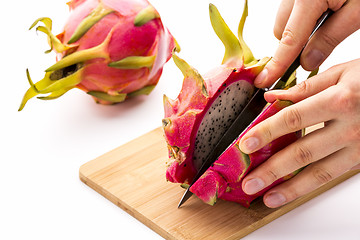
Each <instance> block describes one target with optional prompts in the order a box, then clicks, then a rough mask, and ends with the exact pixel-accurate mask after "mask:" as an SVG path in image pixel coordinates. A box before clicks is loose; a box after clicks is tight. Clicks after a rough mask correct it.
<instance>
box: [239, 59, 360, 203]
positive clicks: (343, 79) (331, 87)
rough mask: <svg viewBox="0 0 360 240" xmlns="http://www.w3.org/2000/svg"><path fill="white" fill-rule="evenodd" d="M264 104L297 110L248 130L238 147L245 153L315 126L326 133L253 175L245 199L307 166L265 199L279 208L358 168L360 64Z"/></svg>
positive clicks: (307, 82) (278, 94) (280, 154)
mask: <svg viewBox="0 0 360 240" xmlns="http://www.w3.org/2000/svg"><path fill="white" fill-rule="evenodd" d="M265 98H266V100H267V101H269V102H272V101H274V100H275V99H286V100H291V101H292V102H294V103H295V104H293V105H291V106H289V107H287V108H284V109H283V110H281V111H280V112H278V113H277V114H275V115H274V116H272V117H270V118H268V119H266V120H264V121H263V122H261V123H259V124H258V125H256V126H255V127H253V128H252V129H251V130H249V132H248V133H247V134H245V135H244V137H243V138H242V140H241V142H240V148H241V150H242V151H243V152H245V153H251V152H254V151H256V150H258V149H260V148H262V147H263V146H265V145H267V144H268V143H270V142H271V141H273V140H274V139H276V138H278V137H280V136H282V135H285V134H287V133H290V132H294V131H298V130H300V129H303V128H305V127H309V126H313V125H315V124H317V123H322V122H324V123H325V127H323V128H321V129H319V130H316V131H314V132H312V133H310V134H308V135H306V136H305V137H302V138H300V139H299V140H297V141H296V142H295V143H293V144H291V145H289V146H287V147H286V148H284V149H283V150H281V151H279V152H278V153H276V154H274V155H273V156H272V157H270V158H269V159H268V160H267V161H266V162H264V163H263V164H261V165H260V166H258V167H257V168H256V169H254V170H253V171H252V172H250V173H249V174H248V176H246V177H245V178H244V181H243V190H244V191H245V192H246V193H247V194H250V195H251V194H255V193H256V192H258V191H260V190H261V189H263V188H265V187H267V186H269V185H270V184H271V183H273V182H274V181H275V180H276V179H279V178H281V177H283V176H286V175H287V174H289V173H291V172H293V171H295V170H297V169H300V168H302V167H305V166H306V167H305V168H304V169H303V170H302V171H301V172H300V173H299V174H298V175H296V176H295V177H293V178H291V179H290V180H288V181H286V182H284V183H282V184H279V185H277V186H275V187H274V188H272V189H270V190H269V191H268V192H267V193H266V194H265V195H264V203H265V204H266V205H267V206H268V207H279V206H280V205H283V204H286V203H288V202H290V201H292V200H294V199H296V198H298V197H300V196H302V195H305V194H306V193H308V192H311V191H312V190H314V189H316V188H318V187H320V186H321V185H323V184H325V183H327V182H329V181H330V180H332V179H334V178H337V177H338V176H340V175H342V174H344V173H345V172H346V171H349V170H350V169H352V168H359V167H360V59H358V60H354V61H352V62H348V63H344V64H341V65H337V66H334V67H332V68H330V69H329V70H327V71H325V72H323V73H320V74H318V75H316V76H314V77H312V78H309V79H307V80H305V81H304V82H302V83H300V84H298V85H295V86H294V87H292V88H290V89H289V90H274V91H270V92H267V93H266V94H265ZM248 140H249V141H248ZM251 140H252V141H251ZM247 146H252V147H253V149H249V148H248V147H247Z"/></svg>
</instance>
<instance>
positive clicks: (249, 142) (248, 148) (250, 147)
mask: <svg viewBox="0 0 360 240" xmlns="http://www.w3.org/2000/svg"><path fill="white" fill-rule="evenodd" d="M258 146H259V139H257V138H256V137H249V138H248V139H246V140H245V141H244V142H243V143H242V144H241V149H242V150H243V151H244V152H245V153H252V152H253V151H254V150H255V149H256V148H257V147H258Z"/></svg>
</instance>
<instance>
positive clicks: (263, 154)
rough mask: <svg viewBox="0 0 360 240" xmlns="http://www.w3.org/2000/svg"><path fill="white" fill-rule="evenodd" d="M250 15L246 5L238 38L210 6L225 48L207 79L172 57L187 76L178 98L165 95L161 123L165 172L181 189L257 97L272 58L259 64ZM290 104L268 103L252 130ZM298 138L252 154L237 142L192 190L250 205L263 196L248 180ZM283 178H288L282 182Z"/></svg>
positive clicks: (208, 199) (206, 198) (206, 196)
mask: <svg viewBox="0 0 360 240" xmlns="http://www.w3.org/2000/svg"><path fill="white" fill-rule="evenodd" d="M246 16H247V1H245V6H244V12H243V14H242V17H241V20H240V24H239V30H238V38H237V37H236V36H235V35H234V34H233V33H232V32H231V30H230V29H229V27H228V26H227V25H226V23H225V22H224V20H223V18H222V17H221V15H220V13H219V11H218V10H217V8H216V7H215V6H214V5H212V4H210V20H211V23H212V26H213V29H214V30H215V33H216V34H217V35H218V37H219V38H220V40H221V41H222V42H223V44H224V45H225V56H224V59H223V62H222V65H221V66H219V67H218V68H216V69H214V70H212V71H210V72H209V73H207V74H206V75H204V76H203V77H202V76H201V75H200V74H199V73H198V72H197V71H196V70H195V69H194V68H192V67H191V66H190V65H189V64H187V63H186V62H185V61H184V60H183V59H181V58H179V57H178V56H177V55H176V54H173V59H174V62H175V64H176V65H177V66H178V67H179V68H180V70H181V71H182V73H183V75H184V77H185V78H184V82H183V86H182V90H181V92H180V94H179V96H178V97H177V99H176V100H171V99H169V98H168V97H166V96H164V109H165V117H164V119H163V121H162V122H163V130H164V136H165V139H166V142H167V144H168V149H169V157H170V162H169V164H168V168H167V171H166V178H167V180H168V181H171V182H174V183H182V185H184V184H185V185H186V184H189V183H191V182H192V180H193V178H194V176H195V175H196V173H197V171H198V170H199V168H200V166H201V165H202V164H203V161H204V160H205V159H206V157H207V156H208V155H209V153H210V151H211V149H212V148H213V147H214V146H215V145H216V143H217V142H218V141H219V139H220V138H221V136H222V135H223V134H224V133H225V131H226V130H227V129H228V128H229V126H230V125H231V124H232V122H233V121H234V120H235V117H236V116H237V115H238V114H239V113H240V111H241V110H242V109H243V108H244V106H245V105H246V103H247V102H248V101H249V99H250V98H251V96H252V95H253V93H254V89H255V87H254V79H255V77H256V76H257V74H258V73H259V72H260V71H261V70H262V69H263V67H264V65H265V64H266V62H267V61H268V60H269V58H264V59H262V60H256V59H255V58H254V56H253V54H252V52H251V51H250V49H249V47H248V46H247V45H246V44H245V42H244V40H243V38H242V33H243V28H244V23H245V19H246ZM294 80H295V77H294V76H292V77H291V79H289V81H288V83H287V85H290V84H293V83H294V82H295V81H294ZM289 104H290V102H287V101H276V102H274V103H272V104H269V105H268V106H267V107H266V109H265V110H264V111H263V112H262V114H261V115H260V116H259V117H258V118H257V119H256V120H255V121H254V122H253V123H252V125H251V126H250V128H251V127H252V126H254V125H255V124H257V123H258V122H260V121H262V120H264V119H265V118H268V117H270V116H271V115H273V114H275V113H276V112H278V111H280V110H281V109H282V108H284V107H286V106H288V105H289ZM299 137H300V135H299V134H297V133H293V134H288V135H286V136H284V137H282V138H279V139H277V140H275V141H273V142H272V143H270V144H269V145H268V146H265V147H264V148H262V149H260V150H259V151H257V152H255V153H253V154H250V155H247V154H245V153H242V152H241V151H240V149H239V146H238V142H239V139H238V140H236V141H235V142H234V143H233V144H232V145H231V146H230V147H229V148H228V149H227V150H226V151H225V152H224V153H223V154H222V155H221V156H220V157H219V159H218V160H217V161H216V162H215V163H214V164H213V165H212V167H210V169H208V170H207V171H206V172H205V173H204V174H203V176H201V177H200V178H199V179H198V180H197V181H196V183H195V184H194V185H193V186H192V187H191V189H190V191H191V192H193V193H194V194H196V195H197V196H198V197H199V198H200V199H202V200H203V201H204V202H206V203H208V204H214V203H215V202H216V200H217V199H218V198H221V199H224V200H228V201H234V202H238V203H240V204H242V205H243V206H246V207H248V206H249V204H250V202H251V201H252V200H253V199H255V198H256V197H258V196H259V194H258V195H255V196H248V195H246V194H245V193H244V192H243V191H242V187H241V183H242V179H243V178H244V176H245V175H246V174H247V173H248V172H249V171H250V170H251V169H253V168H254V167H256V166H257V165H259V164H260V163H261V162H263V161H265V160H266V159H268V158H269V157H270V156H271V155H273V154H274V153H275V152H277V151H279V150H280V149H281V148H283V147H285V146H286V145H288V144H290V143H291V142H294V141H295V140H296V139H298V138H299ZM239 138H241V136H240V137H239ZM288 177H290V176H287V177H286V178H288ZM283 180H285V178H284V179H281V180H279V181H278V182H277V183H279V182H280V181H283Z"/></svg>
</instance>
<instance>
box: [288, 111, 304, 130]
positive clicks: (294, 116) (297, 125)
mask: <svg viewBox="0 0 360 240" xmlns="http://www.w3.org/2000/svg"><path fill="white" fill-rule="evenodd" d="M284 124H285V127H286V128H287V129H289V130H290V131H292V132H293V131H297V130H299V129H301V126H302V119H301V115H300V113H299V111H298V110H297V109H296V108H288V109H287V110H285V111H284Z"/></svg>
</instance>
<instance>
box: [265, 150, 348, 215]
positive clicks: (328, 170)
mask: <svg viewBox="0 0 360 240" xmlns="http://www.w3.org/2000/svg"><path fill="white" fill-rule="evenodd" d="M350 156H351V154H350V151H349V149H346V148H343V149H341V150H340V151H338V152H336V153H334V154H332V155H330V156H328V157H326V158H324V159H322V160H320V161H318V162H316V163H313V164H311V165H310V166H308V167H306V168H305V169H304V170H302V171H301V172H300V173H299V174H297V175H296V176H295V177H293V178H291V179H290V180H288V181H286V182H284V183H282V184H280V185H278V186H276V187H274V188H272V189H271V190H269V191H268V192H267V193H266V194H265V195H264V203H265V205H267V206H268V207H270V208H275V207H279V206H281V205H284V204H286V203H288V202H291V201H293V200H295V199H297V198H298V197H301V196H303V195H305V194H307V193H309V192H311V191H313V190H315V189H317V188H319V187H320V186H322V185H324V184H326V183H328V182H330V181H331V180H333V179H335V178H337V177H339V176H341V175H342V174H344V173H345V172H347V171H348V170H349V169H351V168H352V167H353V166H354V161H352V160H353V159H350ZM349 159H350V161H349Z"/></svg>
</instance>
